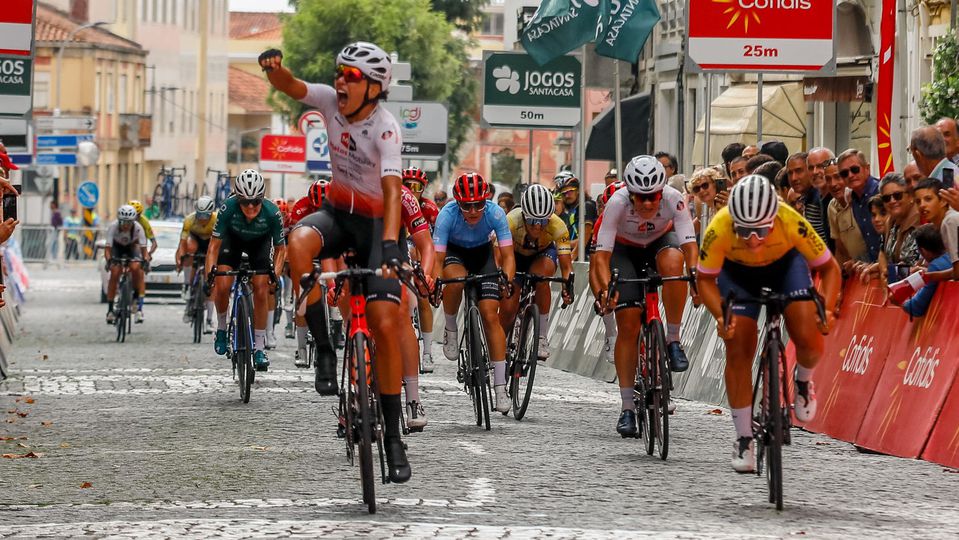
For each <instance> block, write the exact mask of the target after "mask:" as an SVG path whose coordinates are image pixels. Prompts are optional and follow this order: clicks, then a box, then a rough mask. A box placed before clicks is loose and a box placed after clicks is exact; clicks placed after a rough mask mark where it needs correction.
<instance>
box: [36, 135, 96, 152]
mask: <svg viewBox="0 0 959 540" xmlns="http://www.w3.org/2000/svg"><path fill="white" fill-rule="evenodd" d="M92 140H93V135H92V134H90V135H38V136H37V148H38V149H47V150H49V149H53V148H76V147H77V146H78V145H79V144H80V142H81V141H92Z"/></svg>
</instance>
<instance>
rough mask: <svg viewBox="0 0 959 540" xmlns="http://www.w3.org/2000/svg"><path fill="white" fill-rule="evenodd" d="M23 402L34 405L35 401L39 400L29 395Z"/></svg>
mask: <svg viewBox="0 0 959 540" xmlns="http://www.w3.org/2000/svg"><path fill="white" fill-rule="evenodd" d="M23 402H24V403H26V404H27V405H33V404H34V403H36V402H37V400H35V399H33V398H32V397H30V396H27V397H25V398H23Z"/></svg>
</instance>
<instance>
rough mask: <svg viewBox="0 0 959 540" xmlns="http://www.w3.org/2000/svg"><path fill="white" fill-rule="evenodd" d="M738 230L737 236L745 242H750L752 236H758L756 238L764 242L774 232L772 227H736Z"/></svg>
mask: <svg viewBox="0 0 959 540" xmlns="http://www.w3.org/2000/svg"><path fill="white" fill-rule="evenodd" d="M734 229H735V230H736V236H738V237H740V238H742V239H743V240H749V237H750V236H753V235H756V238H758V239H760V240H763V239H765V238H766V237H767V236H769V233H770V232H772V230H773V228H772V226H768V227H744V226H742V225H736V226H735V227H734Z"/></svg>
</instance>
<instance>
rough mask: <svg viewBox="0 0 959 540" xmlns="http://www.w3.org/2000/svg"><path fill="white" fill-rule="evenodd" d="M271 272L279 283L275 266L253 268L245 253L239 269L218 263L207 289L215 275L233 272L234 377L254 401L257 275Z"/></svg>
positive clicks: (229, 349) (230, 338)
mask: <svg viewBox="0 0 959 540" xmlns="http://www.w3.org/2000/svg"><path fill="white" fill-rule="evenodd" d="M264 275H265V276H270V282H271V283H276V276H274V275H273V270H272V269H269V270H253V269H251V268H250V259H249V257H248V256H247V254H246V253H244V254H243V255H242V257H241V259H240V266H239V268H237V269H236V270H228V271H219V270H217V269H216V267H213V269H212V270H211V272H210V276H209V277H208V278H207V284H206V289H207V290H206V293H207V294H209V291H210V289H211V288H212V286H213V281H212V278H213V277H219V276H232V277H235V278H236V279H234V280H233V286H232V287H231V288H230V306H231V309H230V322H229V325H228V326H227V336H228V337H227V343H228V345H227V353H226V354H227V356H229V357H230V361H231V362H232V364H233V378H234V379H236V380H237V383H239V385H240V400H242V401H243V403H249V402H250V390H251V387H252V385H253V381H254V380H255V378H256V368H255V366H254V364H253V353H254V342H253V287H252V283H251V282H252V279H253V276H264Z"/></svg>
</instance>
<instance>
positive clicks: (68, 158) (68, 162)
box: [37, 154, 77, 167]
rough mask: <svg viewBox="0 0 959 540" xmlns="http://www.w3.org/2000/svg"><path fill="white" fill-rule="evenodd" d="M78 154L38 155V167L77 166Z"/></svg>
mask: <svg viewBox="0 0 959 540" xmlns="http://www.w3.org/2000/svg"><path fill="white" fill-rule="evenodd" d="M76 164H77V155H76V154H37V165H65V166H68V167H70V166H76Z"/></svg>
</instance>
